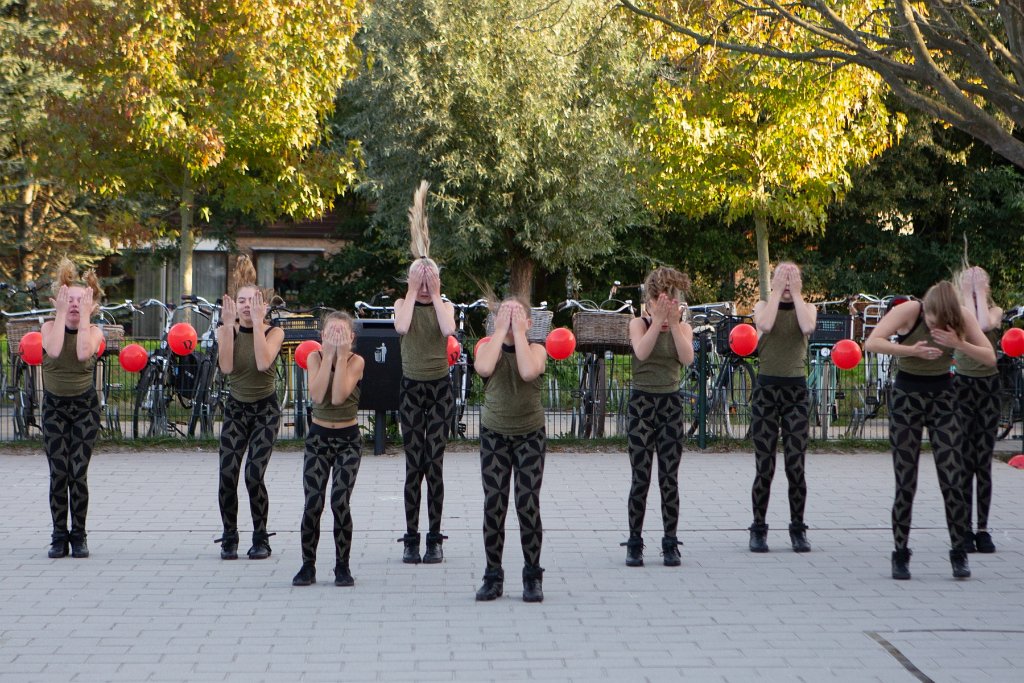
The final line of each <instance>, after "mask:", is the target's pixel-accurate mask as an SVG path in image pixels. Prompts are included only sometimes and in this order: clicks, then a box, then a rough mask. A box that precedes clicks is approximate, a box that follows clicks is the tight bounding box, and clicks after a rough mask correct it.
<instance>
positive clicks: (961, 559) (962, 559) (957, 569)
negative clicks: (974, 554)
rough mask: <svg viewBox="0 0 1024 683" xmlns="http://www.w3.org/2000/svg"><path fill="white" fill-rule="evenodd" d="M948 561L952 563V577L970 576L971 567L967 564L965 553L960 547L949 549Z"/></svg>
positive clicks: (967, 577) (964, 577)
mask: <svg viewBox="0 0 1024 683" xmlns="http://www.w3.org/2000/svg"><path fill="white" fill-rule="evenodd" d="M949 562H950V564H952V565H953V578H954V579H969V578H971V568H970V566H969V565H968V564H967V553H966V552H965V551H964V550H963V549H962V548H957V549H953V550H950V551H949Z"/></svg>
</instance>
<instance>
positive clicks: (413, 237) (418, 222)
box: [409, 180, 441, 273]
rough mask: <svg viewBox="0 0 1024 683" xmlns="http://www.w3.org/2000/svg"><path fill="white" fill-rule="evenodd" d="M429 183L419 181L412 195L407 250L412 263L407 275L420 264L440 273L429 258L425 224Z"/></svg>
mask: <svg viewBox="0 0 1024 683" xmlns="http://www.w3.org/2000/svg"><path fill="white" fill-rule="evenodd" d="M429 189H430V183H428V182H427V181H426V180H421V181H420V184H419V186H418V187H417V188H416V191H415V192H413V193H412V206H410V207H409V238H410V239H409V250H410V251H411V252H412V257H413V259H414V260H413V262H412V263H410V264H409V273H412V269H413V268H415V267H416V266H417V265H418V264H422V265H424V266H426V267H427V268H429V269H430V270H433V271H434V272H435V273H440V272H441V269H440V268H439V267H438V265H437V263H436V262H435V261H434V260H433V259H432V258H430V227H429V225H428V224H427V190H429Z"/></svg>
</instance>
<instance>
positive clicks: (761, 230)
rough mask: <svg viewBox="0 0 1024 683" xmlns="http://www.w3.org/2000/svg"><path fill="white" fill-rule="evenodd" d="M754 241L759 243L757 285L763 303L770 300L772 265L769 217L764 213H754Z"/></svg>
mask: <svg viewBox="0 0 1024 683" xmlns="http://www.w3.org/2000/svg"><path fill="white" fill-rule="evenodd" d="M754 239H755V241H756V242H757V285H758V290H759V293H760V295H761V300H762V301H767V300H768V294H769V292H770V291H771V290H770V289H769V283H770V281H771V280H770V277H769V275H770V273H769V271H768V269H769V267H770V263H769V261H768V217H767V216H765V215H764V212H762V211H755V212H754Z"/></svg>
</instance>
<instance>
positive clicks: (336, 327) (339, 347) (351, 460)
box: [292, 311, 364, 586]
mask: <svg viewBox="0 0 1024 683" xmlns="http://www.w3.org/2000/svg"><path fill="white" fill-rule="evenodd" d="M322 329H323V345H322V347H321V350H320V351H317V352H314V353H311V354H309V357H308V360H307V365H308V371H309V396H310V398H311V399H312V400H313V425H312V426H311V427H310V430H309V435H308V436H307V437H306V453H305V456H304V458H303V464H302V487H303V491H304V493H305V501H306V505H305V509H304V512H303V514H302V528H301V539H302V567H301V568H300V569H299V573H298V574H296V575H295V578H294V579H293V580H292V585H293V586H308V585H310V584H312V583H316V547H317V544H318V543H319V541H320V517H321V515H322V514H323V511H324V504H325V499H326V496H327V480H328V478H331V512H332V513H333V515H334V556H335V564H334V585H336V586H351V585H353V584H354V583H355V580H354V579H353V578H352V573H351V571H350V570H349V556H350V554H351V549H352V512H351V509H350V507H349V500H350V499H351V497H352V489H353V488H354V487H355V484H356V475H357V474H358V473H359V463H360V445H361V443H362V439H361V438H360V434H359V426H358V425H357V424H356V413H357V411H358V409H359V383H360V381H361V380H362V378H363V367H364V362H363V358H362V356H358V355H356V354H355V353H353V352H352V346H353V343H354V341H355V335H354V333H353V329H352V318H351V317H350V316H349V315H348V314H347V313H343V312H341V311H334V312H332V313H329V314H327V316H326V317H325V318H324V323H323V326H322Z"/></svg>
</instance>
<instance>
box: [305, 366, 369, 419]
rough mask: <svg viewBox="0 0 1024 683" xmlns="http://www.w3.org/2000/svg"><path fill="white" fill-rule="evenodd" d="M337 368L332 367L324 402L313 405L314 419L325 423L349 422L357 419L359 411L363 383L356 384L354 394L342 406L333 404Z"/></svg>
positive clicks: (353, 389)
mask: <svg viewBox="0 0 1024 683" xmlns="http://www.w3.org/2000/svg"><path fill="white" fill-rule="evenodd" d="M353 355H355V354H351V353H350V354H349V356H348V358H346V359H345V362H346V363H347V362H348V360H349V359H351V358H352V356H353ZM336 367H337V366H331V374H330V376H329V377H328V378H327V393H326V394H324V400H323V401H318V402H315V403H313V417H314V418H315V419H317V420H321V421H323V422H348V421H349V420H354V419H356V413H357V412H358V410H359V393H360V391H359V385H360V383H361V382H356V385H355V386H354V387H353V388H352V393H351V394H349V395H348V398H346V399H345V400H344V401H342V402H341V403H340V404H338V405H334V404H333V403H331V386H332V385H333V384H334V371H335V369H336Z"/></svg>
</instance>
